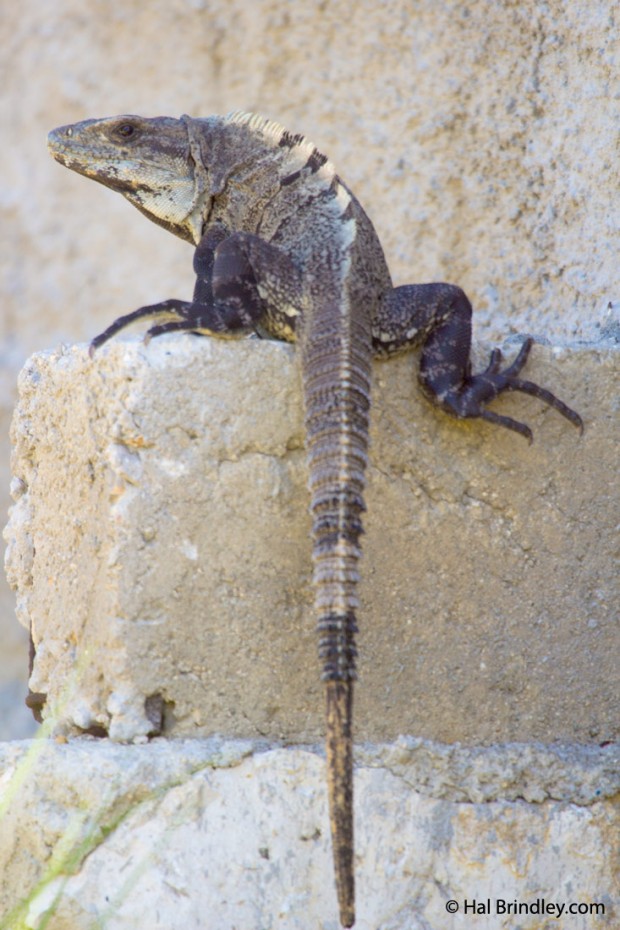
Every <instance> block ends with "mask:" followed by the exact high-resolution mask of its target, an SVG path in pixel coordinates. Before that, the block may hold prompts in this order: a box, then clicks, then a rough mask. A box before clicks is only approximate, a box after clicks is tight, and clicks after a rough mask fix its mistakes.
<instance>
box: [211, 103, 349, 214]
mask: <svg viewBox="0 0 620 930" xmlns="http://www.w3.org/2000/svg"><path fill="white" fill-rule="evenodd" d="M226 122H227V123H234V124H236V125H238V126H247V127H248V129H250V130H251V131H252V132H255V133H258V134H260V135H261V136H262V137H263V138H264V139H265V140H267V141H268V142H270V143H271V144H272V145H273V146H274V148H280V149H285V150H287V153H286V156H285V158H284V160H283V162H282V182H281V183H282V185H283V186H285V185H287V184H292V183H293V182H294V181H297V180H299V179H300V178H301V177H303V176H304V175H310V174H313V175H315V177H316V178H317V179H319V180H320V181H321V182H322V183H323V184H324V185H325V186H326V187H328V188H332V189H333V190H334V192H335V194H336V199H337V202H338V206H339V208H340V210H341V212H342V213H343V214H344V212H345V210H346V209H347V207H348V206H349V203H350V201H351V197H350V195H349V193H348V191H347V190H346V188H345V187H344V185H343V184H342V183H341V181H340V178H339V177H338V175H337V173H336V168H335V167H334V165H333V163H332V162H331V161H330V160H329V159H328V158H327V156H326V155H323V154H322V152H319V150H318V149H317V147H316V146H315V144H314V143H313V142H310V140H309V139H306V138H305V136H302V135H301V134H300V133H291V132H289V131H288V129H285V128H284V126H282V125H281V124H280V123H277V122H276V121H275V120H270V119H267V118H266V117H264V116H259V115H258V114H257V113H246V112H245V111H243V110H235V111H234V112H233V113H229V114H228V116H227V117H226Z"/></svg>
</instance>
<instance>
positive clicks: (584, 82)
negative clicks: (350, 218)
mask: <svg viewBox="0 0 620 930" xmlns="http://www.w3.org/2000/svg"><path fill="white" fill-rule="evenodd" d="M0 23H1V25H0V30H1V38H2V62H1V63H0V68H1V69H2V70H1V73H2V96H1V99H0V127H1V133H2V138H3V140H7V142H8V144H5V145H3V146H2V147H0V211H1V215H2V222H1V223H0V375H1V376H2V377H0V413H1V412H2V411H3V412H4V417H1V416H0V429H2V433H1V435H0V454H1V455H2V456H3V457H4V465H1V464H0V476H1V475H2V474H3V471H2V469H3V468H4V473H5V474H6V473H8V455H9V443H8V433H7V428H8V421H9V416H10V411H11V409H12V407H13V404H14V402H15V396H16V394H15V382H16V380H17V374H18V371H19V369H20V368H21V366H22V365H23V364H24V362H25V359H26V358H27V356H28V355H30V354H31V353H32V352H33V351H36V350H41V349H44V348H46V347H49V346H54V345H57V344H58V342H59V341H60V340H63V341H66V342H69V343H74V342H77V341H83V340H88V339H89V338H90V337H91V336H92V335H93V333H95V332H98V331H100V330H101V329H103V328H104V326H105V325H106V324H107V323H108V322H109V321H110V320H111V319H113V318H114V317H116V316H118V315H119V314H121V313H124V312H127V311H128V310H130V309H133V308H134V307H137V306H140V305H142V304H145V303H151V302H153V301H155V300H158V299H161V298H162V297H166V296H169V295H174V296H185V295H187V294H189V293H190V292H191V288H192V281H191V274H190V259H191V253H190V251H189V249H188V247H187V245H186V244H184V243H182V242H180V241H177V240H174V239H173V238H172V237H171V236H169V235H168V234H167V233H165V232H164V231H162V230H160V229H157V228H156V227H155V226H152V225H151V224H149V223H147V222H146V221H145V220H144V218H143V217H141V216H140V215H139V214H138V212H137V211H133V210H132V209H131V208H130V207H128V206H127V204H124V203H122V202H121V198H120V197H118V196H117V195H115V194H113V193H112V192H110V191H105V190H104V189H103V188H101V187H97V186H96V185H94V184H91V183H90V182H89V181H87V180H85V179H81V178H78V177H77V176H75V175H72V174H70V173H69V172H67V171H66V170H65V169H64V168H62V167H60V166H59V165H57V164H55V163H54V162H52V160H51V159H50V158H49V156H48V154H47V151H46V146H45V137H46V133H47V132H48V131H49V130H50V129H51V128H52V127H54V126H57V125H60V124H62V123H68V122H73V121H75V120H77V119H82V118H85V117H87V116H103V115H107V114H113V113H122V112H128V111H129V112H141V113H144V114H146V115H155V114H159V113H167V114H170V115H180V114H181V113H184V112H187V113H191V114H193V115H196V116H202V115H206V114H208V113H226V112H228V111H230V110H233V109H238V108H242V109H250V110H255V111H258V112H261V113H264V114H265V115H266V116H269V117H271V118H274V119H277V120H279V121H281V122H282V123H284V124H285V125H287V126H289V127H290V128H291V129H292V130H294V131H301V132H304V133H306V134H307V135H308V137H309V138H311V139H313V141H314V142H315V143H316V144H317V145H318V146H319V148H321V149H322V150H324V151H325V152H327V153H328V154H329V156H330V157H331V158H332V159H333V161H334V162H335V164H336V165H337V166H338V169H339V171H340V172H341V174H342V176H343V177H344V178H345V179H346V180H347V181H348V182H349V183H350V184H351V185H352V186H353V187H354V189H355V191H356V193H357V194H358V195H359V197H360V199H361V201H362V203H363V204H364V206H365V207H366V209H367V210H368V212H369V214H370V216H371V217H372V219H373V220H374V222H375V223H376V225H377V228H378V230H379V233H380V235H381V239H382V241H383V242H384V245H385V250H386V254H387V257H388V260H389V263H390V266H391V268H392V270H393V274H394V278H395V281H396V282H397V283H404V282H408V281H423V280H426V281H428V280H442V279H443V280H449V281H454V282H455V283H459V284H461V285H462V286H463V287H464V288H465V290H466V291H467V292H468V293H469V295H470V297H471V298H472V300H473V303H474V306H475V308H476V327H477V331H478V333H479V334H480V335H481V336H482V337H483V338H485V339H486V340H499V341H501V340H502V339H503V338H504V337H505V335H507V334H509V333H511V332H524V331H530V332H533V333H536V334H543V335H546V336H548V337H549V338H550V339H551V340H552V341H553V342H554V343H557V342H562V341H565V340H567V339H575V338H577V339H585V340H596V339H598V338H599V335H600V333H601V331H602V330H604V329H605V328H607V331H609V332H612V331H613V326H614V322H613V321H614V319H615V318H617V306H618V303H617V302H618V293H617V283H618V279H617V248H616V241H617V238H616V237H617V217H618V215H619V213H620V211H619V209H618V199H617V198H618V191H619V190H620V183H619V170H620V163H619V162H618V159H617V150H616V143H617V127H616V124H615V123H614V119H615V117H614V109H613V108H614V106H615V100H614V95H613V90H612V89H613V87H614V81H615V80H616V76H617V73H618V62H617V23H616V22H615V13H614V10H613V5H611V7H610V5H609V3H607V2H604V0H598V2H597V0H595V2H591V3H587V4H586V3H575V4H573V3H571V4H566V3H564V2H561V0H552V2H549V3H545V4H534V3H528V4H514V3H508V4H506V3H504V4H495V5H494V4H489V3H488V2H486V0H473V2H469V3H467V4H462V3H453V2H449V3H442V4H438V3H434V2H432V0H424V2H420V3H416V4H414V5H412V4H411V3H408V2H404V0H396V2H390V3H384V4H374V3H369V2H355V3H353V4H350V3H348V2H345V0H339V2H334V3H329V4H324V3H319V2H316V0H299V2H296V3H294V4H289V3H282V2H279V0H256V2H252V3H249V2H247V0H209V2H208V3H206V2H203V0H151V2H149V3H148V4H144V3H141V2H139V0H126V2H124V3H122V4H115V5H114V4H113V5H110V4H106V3H101V2H93V3H90V4H88V6H87V7H85V5H84V4H83V2H82V0H56V2H54V3H49V4H46V5H45V11H44V13H42V6H41V3H40V0H23V2H21V3H19V4H13V3H9V2H4V3H2V16H1V18H0ZM578 394H579V392H578V385H577V384H575V397H576V398H577V397H578ZM2 421H3V423H4V425H2ZM2 485H3V487H5V486H6V483H5V482H4V480H3V481H2ZM5 501H6V503H5V504H1V503H0V506H1V507H3V508H6V506H8V503H9V500H8V492H5ZM0 635H1V637H2V643H3V648H2V650H0V710H1V709H3V708H5V707H7V706H9V705H10V701H11V700H12V698H11V695H13V694H16V695H17V693H18V688H17V687H16V684H15V674H16V669H17V667H18V666H20V667H21V668H22V669H23V670H24V671H23V674H22V676H21V685H20V686H19V687H21V689H22V690H23V688H24V686H25V685H24V678H25V665H26V660H25V653H26V645H25V640H24V638H23V637H19V631H18V630H17V627H16V624H15V620H14V602H13V598H12V597H11V594H10V592H9V590H8V587H7V586H6V585H5V584H4V582H3V580H2V579H1V578H0ZM3 689H4V690H3ZM5 697H6V701H5V700H4V699H5ZM21 713H22V712H21V710H20V711H17V710H16V711H14V712H13V713H12V716H11V717H8V716H7V714H6V713H4V714H2V719H0V737H2V736H3V737H4V738H7V737H8V736H13V735H15V734H16V733H18V732H22V733H24V734H25V733H27V732H28V730H27V724H26V723H25V717H24V716H20V715H21Z"/></svg>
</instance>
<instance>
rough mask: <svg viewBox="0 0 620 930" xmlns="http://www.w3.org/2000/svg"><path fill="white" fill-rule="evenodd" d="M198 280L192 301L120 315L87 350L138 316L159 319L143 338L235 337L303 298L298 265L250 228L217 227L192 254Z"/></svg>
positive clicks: (169, 302) (173, 301)
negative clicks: (229, 231) (229, 229)
mask: <svg viewBox="0 0 620 930" xmlns="http://www.w3.org/2000/svg"><path fill="white" fill-rule="evenodd" d="M194 271H195V272H196V284H195V287H194V295H193V298H192V300H191V301H186V300H178V299H176V298H171V299H168V300H163V301H161V302H160V303H157V304H150V305H149V306H145V307H139V308H138V309H137V310H134V311H133V312H132V313H128V314H126V315H125V316H121V317H119V318H118V319H117V320H115V321H114V323H112V324H111V325H110V326H109V327H108V328H107V329H106V330H105V331H104V332H103V333H101V334H100V335H98V336H95V338H94V339H93V340H92V342H91V344H90V354H91V355H92V354H93V353H94V351H95V350H96V349H97V348H98V347H99V346H101V345H103V343H104V342H107V341H108V339H110V338H111V337H112V336H114V335H116V333H118V332H119V331H120V330H121V329H124V328H125V327H126V326H129V325H130V324H131V323H135V322H137V321H138V320H142V319H149V318H153V317H156V318H159V319H161V320H163V322H161V323H157V324H155V325H154V326H151V327H150V328H149V330H148V331H147V333H146V336H145V342H148V341H149V340H150V339H151V338H152V337H153V336H160V335H162V334H164V333H170V332H193V333H200V334H203V335H209V336H218V337H220V338H239V337H241V336H245V335H248V334H250V333H252V332H256V331H257V329H258V328H259V327H261V328H264V329H267V330H269V328H270V327H269V322H270V320H269V318H270V314H271V313H272V312H273V308H274V307H276V306H280V305H286V306H289V307H291V308H293V309H292V310H291V313H292V316H294V315H295V314H296V312H297V310H296V309H295V308H296V307H297V306H298V305H300V302H301V287H300V279H299V274H298V272H297V269H296V268H295V267H294V266H293V263H292V261H291V260H290V258H289V257H288V256H287V255H286V254H285V253H284V252H282V251H281V250H280V249H278V248H276V247H275V246H273V245H271V244H270V243H268V242H265V241H264V240H262V239H260V237H258V236H255V235H252V234H249V233H233V234H232V235H228V234H227V232H226V231H225V230H224V229H223V227H215V228H214V229H212V230H210V231H209V233H208V234H207V235H206V236H205V237H204V238H203V239H202V241H201V242H200V244H199V245H198V247H197V249H196V251H195V253H194Z"/></svg>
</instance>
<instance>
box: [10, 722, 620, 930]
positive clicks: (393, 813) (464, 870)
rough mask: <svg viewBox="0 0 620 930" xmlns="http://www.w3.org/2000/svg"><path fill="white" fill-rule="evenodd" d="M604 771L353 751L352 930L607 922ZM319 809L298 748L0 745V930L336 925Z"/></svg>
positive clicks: (538, 758) (613, 827)
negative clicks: (517, 909)
mask: <svg viewBox="0 0 620 930" xmlns="http://www.w3.org/2000/svg"><path fill="white" fill-rule="evenodd" d="M619 761H620V760H619V758H618V749H617V747H611V746H608V747H606V748H594V747H590V748H584V747H569V746H565V747H562V748H560V747H555V748H553V747H545V746H539V745H535V744H532V745H527V746H523V745H516V744H515V745H506V746H494V747H490V748H481V747H472V748H466V747H460V746H449V747H448V746H440V745H437V744H433V743H429V742H425V741H421V740H406V739H405V740H400V741H398V742H397V743H395V744H392V745H383V746H372V747H361V748H360V749H359V750H358V753H357V766H356V776H355V786H356V818H357V819H356V830H357V863H356V868H357V886H358V920H357V923H356V928H359V930H376V928H377V927H389V928H390V930H412V928H414V927H415V928H417V927H425V928H432V930H452V928H455V930H456V928H457V927H460V926H463V925H465V924H466V922H467V919H469V920H471V922H472V923H473V922H474V921H475V924H476V927H482V928H483V930H491V928H493V930H504V928H505V930H514V927H515V926H516V921H515V916H514V912H513V913H512V914H509V913H506V912H505V911H504V912H502V908H503V907H505V906H506V904H507V903H508V902H510V903H513V902H515V901H516V902H518V903H520V904H527V905H528V906H531V907H532V908H533V910H532V912H531V913H532V914H538V915H539V917H536V916H535V917H529V919H528V920H529V922H528V920H525V919H524V918H523V917H521V918H520V925H521V926H523V927H532V928H533V927H542V926H545V927H546V926H551V925H552V924H551V923H549V924H547V923H542V922H540V914H541V912H540V911H539V910H538V911H537V910H535V908H537V907H538V908H539V907H540V903H538V904H537V903H536V902H540V901H541V900H543V899H544V901H545V902H546V904H547V905H549V904H551V905H552V906H553V907H555V906H556V905H564V906H565V907H567V906H568V905H570V904H573V905H575V906H577V907H580V908H581V910H579V911H578V912H576V913H575V914H573V915H571V916H570V918H568V917H566V926H570V928H571V930H591V928H592V927H593V926H596V927H599V926H600V927H610V928H611V927H615V926H617V921H618V916H619V915H618V913H617V910H615V909H614V908H615V904H614V898H616V901H617V892H618V886H617V877H618V873H617V863H616V862H615V854H614V849H615V847H616V846H617V835H618V820H619V817H618V807H617V805H615V804H614V800H613V796H614V794H616V796H617V792H618V789H619V785H618V771H619ZM326 806H327V802H326V796H325V787H324V762H323V759H322V758H321V757H320V755H318V754H317V753H315V752H313V751H309V750H304V749H286V748H273V747H272V748H269V747H267V746H265V745H262V746H261V745H259V744H257V743H256V742H249V741H240V740H237V741H232V740H219V739H208V740H162V739H159V740H154V741H152V742H151V743H148V744H144V745H119V744H116V743H113V742H112V741H110V740H94V739H92V738H81V739H77V740H71V741H69V742H68V743H58V742H56V741H53V740H35V741H30V742H24V743H5V744H0V832H1V835H2V842H1V843H0V876H2V878H1V879H0V914H1V915H2V917H1V918H0V926H1V927H2V928H3V930H38V928H40V927H42V926H45V927H46V928H47V930H95V928H98V927H101V926H105V927H106V928H109V930H135V928H136V927H143V926H148V927H149V928H153V930H160V928H161V930H164V928H165V930H188V928H197V930H198V928H200V930H205V928H228V927H244V928H248V930H258V928H262V927H267V926H275V924H274V920H275V919H277V920H278V921H280V923H281V925H282V926H286V928H287V930H311V928H312V930H314V928H316V927H322V928H325V930H337V926H338V925H337V922H336V919H335V893H334V890H333V888H332V885H331V862H330V848H329V839H328V830H327V810H326ZM449 901H456V902H457V904H458V907H459V911H458V912H457V913H456V914H454V915H453V914H451V913H449V912H448V911H447V905H448V902H449ZM487 901H489V902H490V906H491V910H490V911H489V912H488V913H487V916H486V917H485V916H482V915H484V914H485V911H484V910H481V911H478V913H477V914H476V915H474V916H472V915H471V913H470V914H469V915H467V914H466V913H464V907H465V902H468V903H469V906H471V904H472V902H477V904H478V906H479V907H486V904H487ZM595 905H596V906H597V910H592V908H593V907H594V906H595ZM451 906H452V905H451ZM521 913H522V914H523V911H522V912H521ZM542 914H543V915H545V914H546V919H547V920H551V919H555V916H557V912H552V911H546V912H545V911H543V912H542ZM554 915H555V916H554ZM563 925H564V924H562V926H563ZM553 926H555V923H553Z"/></svg>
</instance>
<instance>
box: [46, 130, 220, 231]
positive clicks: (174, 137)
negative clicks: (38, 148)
mask: <svg viewBox="0 0 620 930" xmlns="http://www.w3.org/2000/svg"><path fill="white" fill-rule="evenodd" d="M47 144H48V148H49V151H50V153H51V155H52V156H53V158H55V159H56V161H59V162H60V163H61V164H62V165H65V166H66V167H67V168H71V170H72V171H77V172H78V173H79V174H83V175H85V176H86V177H87V178H92V179H93V180H94V181H99V182H100V183H101V184H105V186H106V187H110V188H112V190H116V191H119V192H120V193H121V194H122V195H123V196H124V197H126V198H127V200H129V201H130V203H132V204H133V205H134V206H135V207H137V208H138V210H140V211H141V212H142V213H144V214H146V216H148V217H149V219H151V220H153V222H155V223H158V224H159V225H160V226H164V227H165V228H166V229H168V230H169V231H170V232H173V233H175V235H177V236H180V237H181V238H182V239H186V240H188V241H190V242H198V241H199V240H200V237H201V234H202V225H203V222H204V217H205V194H204V190H205V185H204V181H203V178H202V176H201V174H200V170H197V166H196V162H195V160H194V158H193V157H192V154H191V150H190V148H191V147H190V140H189V136H188V130H187V126H186V125H185V123H184V122H183V121H182V120H179V119H173V118H171V117H163V116H162V117H156V118H153V119H146V118H144V117H141V116H115V117H108V118H106V119H88V120H83V121H82V122H80V123H74V124H73V125H70V126H60V127H59V128H58V129H54V130H52V132H50V134H49V136H48V143H47Z"/></svg>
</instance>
